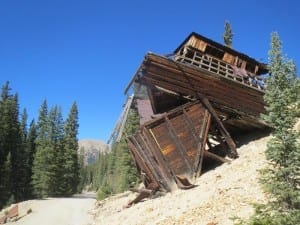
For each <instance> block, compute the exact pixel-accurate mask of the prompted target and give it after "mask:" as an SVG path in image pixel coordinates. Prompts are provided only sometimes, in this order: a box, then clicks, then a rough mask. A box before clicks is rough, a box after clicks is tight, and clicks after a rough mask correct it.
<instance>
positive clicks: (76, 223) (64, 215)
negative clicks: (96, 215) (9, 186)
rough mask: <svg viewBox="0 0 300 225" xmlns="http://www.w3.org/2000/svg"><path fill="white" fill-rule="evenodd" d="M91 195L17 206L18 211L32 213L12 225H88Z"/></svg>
mask: <svg viewBox="0 0 300 225" xmlns="http://www.w3.org/2000/svg"><path fill="white" fill-rule="evenodd" d="M95 202H96V199H95V198H94V195H92V194H83V195H76V196H74V197H71V198H48V199H45V200H31V201H26V202H23V203H20V204H19V208H20V210H23V211H25V210H26V211H27V210H28V209H29V208H30V209H32V213H30V214H29V215H26V216H25V217H23V218H21V219H20V220H18V221H17V222H14V223H11V224H14V225H40V224H43V225H53V224H57V225H89V224H92V215H91V214H90V213H89V210H92V209H93V208H94V206H95Z"/></svg>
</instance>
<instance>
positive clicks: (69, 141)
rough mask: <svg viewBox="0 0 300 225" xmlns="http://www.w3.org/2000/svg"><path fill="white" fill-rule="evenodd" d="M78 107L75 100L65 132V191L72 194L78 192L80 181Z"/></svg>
mask: <svg viewBox="0 0 300 225" xmlns="http://www.w3.org/2000/svg"><path fill="white" fill-rule="evenodd" d="M78 127H79V124H78V109H77V104H76V103H75V102H74V103H73V105H72V107H71V110H70V113H69V116H68V118H67V120H66V124H65V130H64V131H65V133H64V147H65V151H64V174H65V177H64V182H65V193H66V194H67V195H72V194H74V193H76V192H77V188H78V185H79V182H80V177H79V162H78V148H79V147H78V139H77V134H78Z"/></svg>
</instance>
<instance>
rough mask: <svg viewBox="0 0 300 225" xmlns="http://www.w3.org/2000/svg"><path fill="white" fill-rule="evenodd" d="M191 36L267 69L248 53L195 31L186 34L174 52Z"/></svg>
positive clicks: (265, 65)
mask: <svg viewBox="0 0 300 225" xmlns="http://www.w3.org/2000/svg"><path fill="white" fill-rule="evenodd" d="M192 36H195V37H196V38H197V39H200V40H203V41H205V42H207V43H209V44H211V45H212V46H215V47H217V48H219V49H222V50H224V51H225V52H228V53H230V54H232V55H236V56H239V57H240V58H241V59H244V60H246V61H248V62H250V63H254V64H257V65H259V66H260V67H262V68H263V69H265V70H267V64H265V63H261V62H259V61H257V60H256V59H254V58H252V57H249V56H248V55H246V54H244V53H241V52H238V51H236V50H234V49H232V48H229V47H227V46H225V45H222V44H220V43H218V42H215V41H213V40H211V39H209V38H207V37H204V36H202V35H200V34H198V33H195V32H192V33H190V34H189V36H187V37H186V38H185V40H184V41H183V42H182V43H181V44H180V45H179V46H178V47H177V48H176V49H175V51H174V53H177V52H178V51H179V50H180V49H181V48H182V46H184V45H185V44H186V43H187V42H188V40H189V39H190V38H191V37H192Z"/></svg>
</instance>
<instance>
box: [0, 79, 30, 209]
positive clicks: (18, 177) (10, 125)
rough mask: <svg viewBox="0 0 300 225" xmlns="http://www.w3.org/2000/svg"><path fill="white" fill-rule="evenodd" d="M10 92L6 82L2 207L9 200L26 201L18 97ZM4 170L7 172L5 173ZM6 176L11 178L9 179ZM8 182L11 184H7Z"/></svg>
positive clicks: (1, 109) (0, 156) (0, 150)
mask: <svg viewBox="0 0 300 225" xmlns="http://www.w3.org/2000/svg"><path fill="white" fill-rule="evenodd" d="M10 90H11V89H10V87H9V82H6V84H5V85H4V86H3V88H2V93H1V100H0V113H1V116H0V173H1V178H0V196H1V197H0V199H1V201H0V205H1V206H3V204H5V201H7V200H8V199H14V200H15V201H20V200H23V199H24V176H25V173H24V172H25V170H24V167H22V165H23V164H24V160H25V154H24V153H25V149H24V148H23V146H22V140H21V131H20V121H19V103H18V95H17V94H14V95H11V94H10ZM8 154H9V155H10V157H9V158H10V162H7V157H8ZM4 160H5V163H4ZM4 164H6V165H8V164H9V165H10V166H9V167H6V168H3V165H4ZM8 169H10V171H8ZM3 170H5V173H4V172H3ZM2 173H3V174H2ZM6 176H9V178H7V177H6ZM2 179H3V180H4V181H6V184H4V183H5V182H2ZM7 181H9V182H10V183H7ZM6 185H8V186H6ZM8 187H9V190H8Z"/></svg>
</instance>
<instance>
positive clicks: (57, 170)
mask: <svg viewBox="0 0 300 225" xmlns="http://www.w3.org/2000/svg"><path fill="white" fill-rule="evenodd" d="M48 121H49V138H50V146H51V150H50V151H49V152H48V159H49V160H50V162H51V163H50V165H49V170H48V171H47V172H48V175H49V183H48V194H49V195H50V196H61V195H63V194H64V189H63V186H62V183H63V180H64V176H65V174H64V172H65V171H64V169H63V164H64V144H63V137H64V122H63V118H62V113H61V108H60V107H59V106H54V107H52V108H51V109H50V111H49V117H48Z"/></svg>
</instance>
